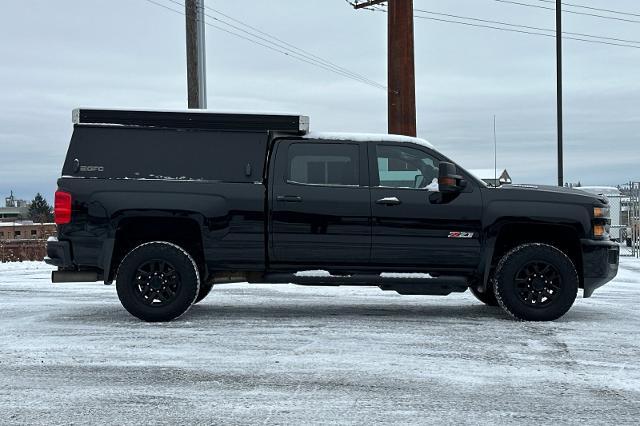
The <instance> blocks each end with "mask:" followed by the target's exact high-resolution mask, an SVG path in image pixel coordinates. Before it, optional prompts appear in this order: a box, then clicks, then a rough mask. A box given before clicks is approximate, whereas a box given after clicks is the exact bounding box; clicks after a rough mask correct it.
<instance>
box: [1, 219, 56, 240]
mask: <svg viewBox="0 0 640 426" xmlns="http://www.w3.org/2000/svg"><path fill="white" fill-rule="evenodd" d="M53 235H56V225H55V223H33V222H31V221H25V222H0V240H4V241H9V240H46V239H47V238H49V237H51V236H53Z"/></svg>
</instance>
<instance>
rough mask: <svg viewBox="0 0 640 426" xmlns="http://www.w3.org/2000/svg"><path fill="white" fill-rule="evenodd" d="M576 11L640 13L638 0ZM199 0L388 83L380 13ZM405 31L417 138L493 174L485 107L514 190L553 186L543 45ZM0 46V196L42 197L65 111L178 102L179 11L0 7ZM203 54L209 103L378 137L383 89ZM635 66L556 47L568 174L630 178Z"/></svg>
mask: <svg viewBox="0 0 640 426" xmlns="http://www.w3.org/2000/svg"><path fill="white" fill-rule="evenodd" d="M154 1H157V2H159V3H163V4H165V5H167V6H168V7H173V8H176V9H180V7H179V6H176V5H175V4H174V3H172V0H154ZM175 1H177V2H181V1H182V0H175ZM520 2H525V3H530V4H537V5H543V6H544V5H545V3H544V2H543V1H540V0H521V1H520ZM574 3H579V4H582V5H588V6H592V7H602V8H609V9H616V10H622V11H628V12H633V13H636V14H640V5H639V4H638V2H637V1H634V0H615V1H605V0H576V1H575V2H574ZM206 4H207V6H209V7H213V8H215V9H216V10H218V11H221V12H223V13H225V14H226V15H228V16H230V17H232V18H235V19H238V20H241V21H242V22H245V23H247V24H249V25H252V26H254V27H256V28H259V29H261V30H263V31H265V32H268V33H270V34H272V35H274V36H277V37H278V38H280V39H282V40H284V41H286V42H288V43H291V44H293V45H296V46H299V47H301V48H304V49H305V50H307V51H309V52H311V53H313V54H315V55H318V56H320V57H323V58H326V59H327V60H330V61H331V62H333V63H335V64H338V65H340V66H342V67H345V68H348V69H349V70H352V71H354V72H357V73H358V74H362V75H365V76H367V78H369V79H371V80H375V81H379V82H381V83H385V81H386V14H384V13H376V12H368V11H354V10H352V9H351V8H349V7H348V5H347V4H346V2H345V1H344V0H305V1H295V0H270V1H268V2H267V1H258V0H245V1H242V2H240V1H237V0H217V1H214V0H206ZM415 7H416V8H419V9H424V10H428V11H432V12H439V13H447V14H453V15H461V16H468V17H474V18H480V19H487V20H494V21H504V22H509V23H515V24H522V25H529V26H535V27H540V28H553V27H554V23H555V22H554V13H553V12H552V11H549V10H544V9H534V8H528V7H523V6H518V5H513V4H507V3H503V2H497V1H495V0H448V1H444V0H437V1H436V0H415ZM582 10H583V11H585V12H588V10H586V9H582ZM208 13H210V14H211V16H218V17H220V16H219V15H215V13H214V12H213V11H209V12H208ZM595 13H597V12H595ZM430 16H434V15H430ZM617 16H620V17H623V15H617ZM225 19H227V18H225ZM445 19H449V18H445ZM624 19H629V20H636V21H640V15H639V16H637V17H632V16H631V17H630V16H626V17H624ZM209 20H210V22H211V23H214V24H216V25H222V24H221V23H220V22H219V21H214V20H213V19H211V18H209ZM564 22H565V29H566V31H570V32H575V33H587V34H593V35H599V36H606V37H612V38H619V39H627V40H632V41H633V40H636V41H639V42H640V22H624V21H615V20H604V19H600V18H596V17H587V16H580V15H574V14H567V15H566V16H565V21H564ZM236 25H237V24H236ZM234 31H235V30H234ZM415 35H416V68H417V103H418V133H419V136H421V137H424V138H426V139H428V140H430V141H431V142H432V143H434V144H435V145H436V146H437V147H438V148H439V149H441V150H442V151H443V152H445V153H446V154H447V155H449V156H451V157H452V158H454V159H456V160H457V161H458V162H460V163H461V164H462V165H463V166H465V167H467V168H490V167H492V164H493V134H492V126H493V124H492V121H493V115H494V114H495V115H497V122H498V163H499V166H500V167H506V168H508V169H509V171H510V173H511V175H512V176H513V178H514V180H515V181H516V182H521V183H524V182H533V183H548V184H553V183H554V182H555V181H556V147H555V143H556V142H555V141H556V132H555V129H556V127H555V114H556V112H555V44H554V39H553V38H548V37H538V36H531V35H524V34H517V33H510V32H503V31H495V30H490V29H480V28H473V27H467V26H462V25H455V24H451V23H444V22H437V21H430V20H424V19H416V31H415ZM0 40H1V41H0V58H1V59H0V162H1V167H0V193H1V194H4V193H8V192H9V190H11V189H13V190H14V191H16V192H17V194H18V195H20V196H22V197H24V198H30V197H32V195H33V193H34V192H36V191H40V192H43V193H45V194H46V195H47V196H48V197H49V198H50V197H51V194H52V193H53V191H54V190H55V180H56V178H57V177H58V176H59V173H60V169H61V166H62V161H63V159H64V155H65V150H66V148H67V144H68V141H69V137H70V134H71V131H72V125H71V110H72V109H73V108H74V107H77V106H79V105H82V106H105V107H117V106H123V107H152V108H184V107H185V106H186V76H185V46H184V45H185V42H184V17H183V16H181V15H179V14H177V13H173V12H171V11H169V10H166V9H163V8H161V7H159V6H157V5H154V4H151V3H150V2H148V1H147V0H109V1H107V0H60V1H55V2H53V1H49V0H31V1H19V2H16V1H2V2H0ZM627 44H629V43H627ZM638 47H640V44H638ZM207 55H208V73H207V75H208V86H209V96H208V103H209V107H210V108H212V109H221V110H224V109H234V110H237V109H243V110H251V111H255V110H268V111H295V112H300V113H303V114H307V115H310V116H311V123H312V128H313V130H317V131H319V130H326V131H362V132H385V131H386V126H387V125H386V93H385V91H384V90H380V89H377V88H374V87H370V86H368V85H365V84H362V83H360V82H357V81H353V80H351V79H347V78H344V77H342V76H339V75H336V74H334V73H331V72H327V71H325V70H323V69H320V68H317V67H313V66H311V65H309V64H306V63H303V62H300V61H296V60H294V59H291V57H288V56H285V55H283V54H281V53H277V52H274V51H272V50H268V49H266V48H264V47H261V46H257V45H255V44H252V43H249V42H247V41H246V40H242V39H239V38H237V37H235V36H233V35H230V34H227V33H224V32H221V31H219V30H217V29H214V28H212V27H208V28H207ZM639 71H640V49H633V48H622V47H616V46H608V45H598V44H590V43H589V44H588V43H582V42H578V41H572V40H567V41H566V42H565V114H566V115H565V130H566V145H565V155H566V157H565V159H566V165H565V177H566V180H568V181H577V180H581V181H582V183H583V184H619V183H623V182H626V181H628V180H629V179H636V180H638V179H640V148H639V145H638V144H639V143H640V79H639V78H638V76H639V75H640V72H639ZM123 155H126V153H123Z"/></svg>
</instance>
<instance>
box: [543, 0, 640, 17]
mask: <svg viewBox="0 0 640 426" xmlns="http://www.w3.org/2000/svg"><path fill="white" fill-rule="evenodd" d="M536 1H539V2H541V3H552V4H555V3H556V2H555V0H536ZM562 5H563V6H569V7H575V8H578V9H587V10H594V11H596V12H606V13H615V14H618V15H624V16H636V17H640V13H633V12H623V11H620V10H613V9H603V8H601V7H593V6H586V5H583V4H576V3H565V2H562Z"/></svg>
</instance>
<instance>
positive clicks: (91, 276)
mask: <svg viewBox="0 0 640 426" xmlns="http://www.w3.org/2000/svg"><path fill="white" fill-rule="evenodd" d="M99 278H100V277H99V276H98V273H97V272H91V271H53V272H51V282H53V283H89V282H96V281H98V280H99Z"/></svg>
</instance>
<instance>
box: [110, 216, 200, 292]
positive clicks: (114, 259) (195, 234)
mask: <svg viewBox="0 0 640 426" xmlns="http://www.w3.org/2000/svg"><path fill="white" fill-rule="evenodd" d="M121 213H122V214H121V215H119V217H118V219H117V220H115V221H114V223H113V226H112V229H113V230H114V235H113V238H112V239H110V240H111V242H110V244H107V245H106V247H105V248H104V251H105V252H106V253H103V258H104V262H105V267H104V268H105V274H104V277H105V282H107V283H110V282H113V280H114V279H115V274H116V271H117V268H118V265H120V262H121V261H122V260H123V259H124V257H125V256H126V255H127V254H128V253H129V252H130V251H131V250H133V249H134V248H136V247H138V246H140V245H141V244H145V243H149V242H154V241H165V242H168V243H172V244H175V245H177V246H178V247H180V248H182V249H183V250H185V251H186V252H187V253H189V255H190V256H192V257H193V259H194V261H195V262H196V264H197V265H198V269H199V272H200V275H201V276H202V277H203V279H204V278H206V266H205V262H204V245H203V238H202V227H203V225H204V218H203V217H202V216H201V215H198V214H192V213H187V212H183V213H177V212H164V211H146V212H139V213H137V212H121ZM109 252H110V253H109Z"/></svg>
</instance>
